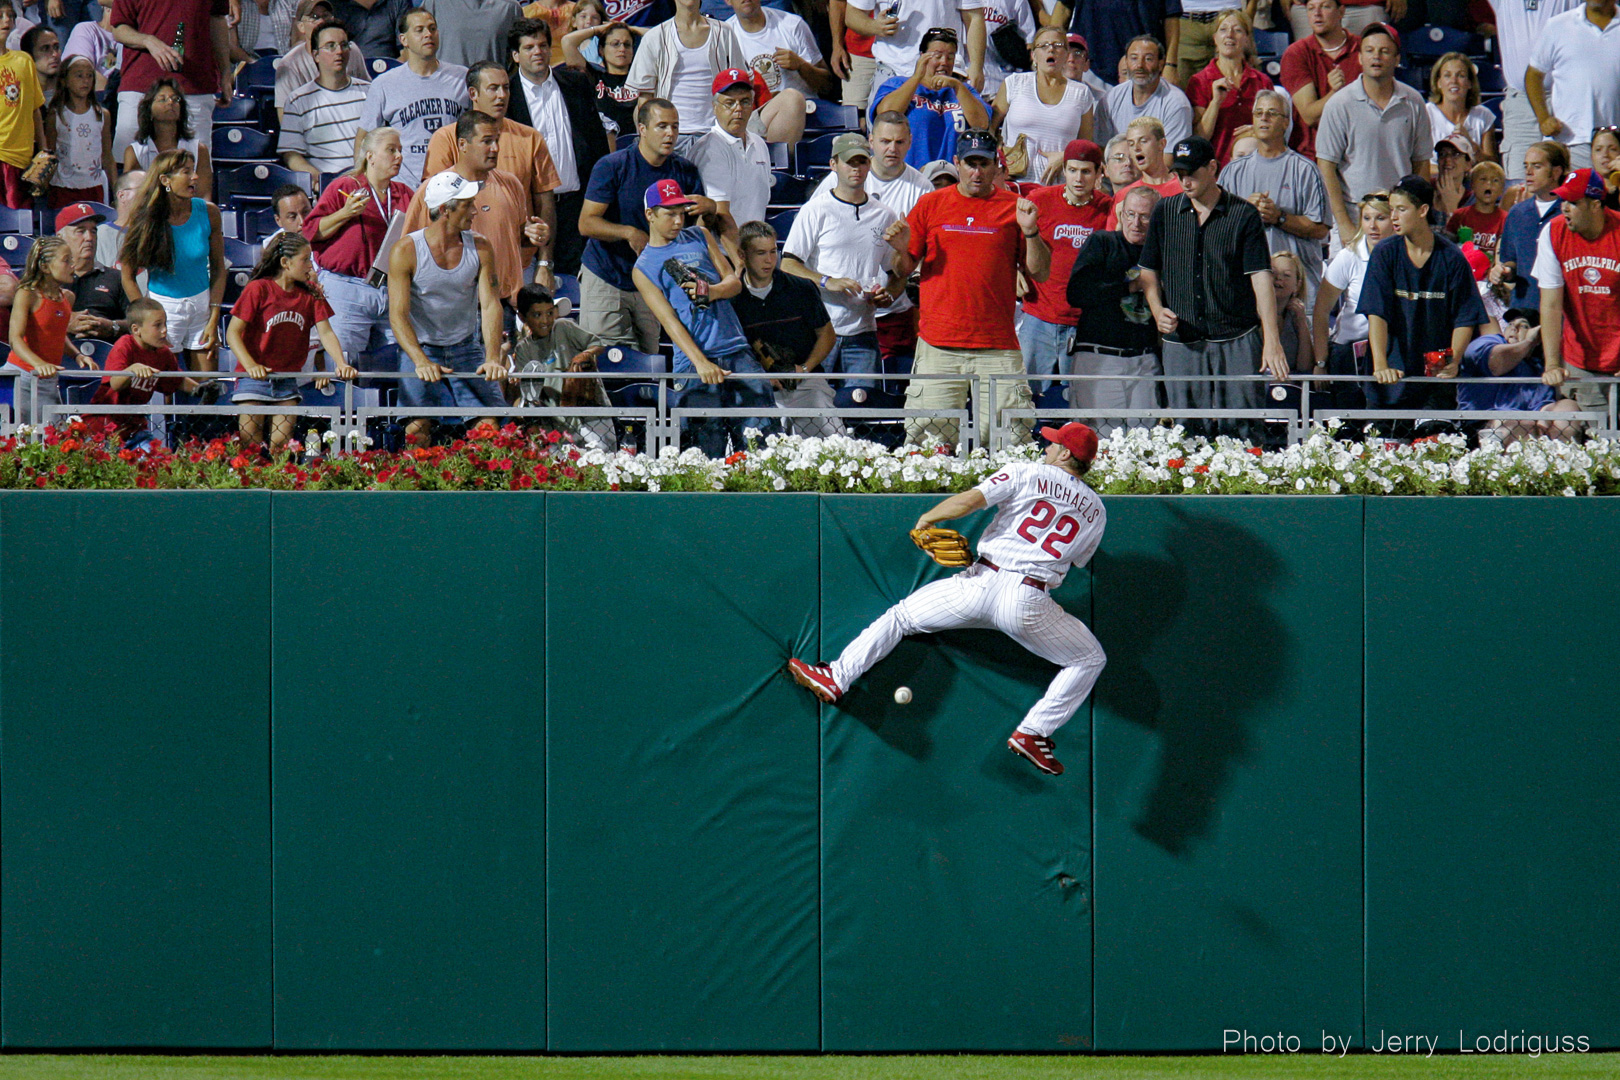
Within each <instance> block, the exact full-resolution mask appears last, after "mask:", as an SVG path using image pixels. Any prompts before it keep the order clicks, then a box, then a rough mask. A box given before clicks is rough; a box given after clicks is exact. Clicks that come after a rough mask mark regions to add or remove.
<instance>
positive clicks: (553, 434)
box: [546, 431, 562, 443]
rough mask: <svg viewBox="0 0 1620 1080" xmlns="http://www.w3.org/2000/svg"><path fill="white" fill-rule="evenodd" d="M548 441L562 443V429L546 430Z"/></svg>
mask: <svg viewBox="0 0 1620 1080" xmlns="http://www.w3.org/2000/svg"><path fill="white" fill-rule="evenodd" d="M546 442H548V443H560V442H562V432H560V431H548V432H546Z"/></svg>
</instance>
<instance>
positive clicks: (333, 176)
mask: <svg viewBox="0 0 1620 1080" xmlns="http://www.w3.org/2000/svg"><path fill="white" fill-rule="evenodd" d="M347 175H349V174H348V173H347V172H323V173H321V190H320V191H317V192H316V193H315V197H316V198H317V199H318V198H320V197H321V192H324V191H325V190H326V189H327V188H329V187H331V186H332V181H334V180H339V179H341V178H343V177H345V176H347Z"/></svg>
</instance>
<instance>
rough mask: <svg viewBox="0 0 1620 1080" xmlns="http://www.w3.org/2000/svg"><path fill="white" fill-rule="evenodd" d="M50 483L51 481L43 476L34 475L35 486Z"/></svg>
mask: <svg viewBox="0 0 1620 1080" xmlns="http://www.w3.org/2000/svg"><path fill="white" fill-rule="evenodd" d="M48 483H50V481H49V480H47V479H45V478H44V477H43V476H36V477H34V486H35V487H44V486H45V485H46V484H48Z"/></svg>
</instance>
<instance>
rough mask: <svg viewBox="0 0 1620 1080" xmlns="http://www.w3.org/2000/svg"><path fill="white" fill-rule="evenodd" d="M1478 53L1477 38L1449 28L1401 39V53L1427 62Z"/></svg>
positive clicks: (1425, 30) (1417, 32) (1429, 29)
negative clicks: (1447, 54) (1445, 56)
mask: <svg viewBox="0 0 1620 1080" xmlns="http://www.w3.org/2000/svg"><path fill="white" fill-rule="evenodd" d="M1257 36H1258V35H1257ZM1478 51H1479V39H1478V38H1476V37H1475V36H1474V35H1473V34H1470V33H1467V32H1465V31H1462V30H1455V29H1453V28H1452V27H1449V26H1420V27H1418V28H1417V29H1416V30H1413V31H1412V32H1411V33H1409V34H1405V35H1403V36H1402V38H1401V52H1403V53H1405V54H1406V55H1407V56H1412V57H1424V58H1427V59H1429V60H1436V59H1439V58H1440V57H1441V56H1443V55H1444V54H1446V53H1448V52H1460V53H1465V54H1472V53H1477V52H1478Z"/></svg>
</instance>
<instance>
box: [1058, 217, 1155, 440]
mask: <svg viewBox="0 0 1620 1080" xmlns="http://www.w3.org/2000/svg"><path fill="white" fill-rule="evenodd" d="M1158 202H1159V193H1158V192H1157V191H1155V190H1154V189H1153V188H1150V187H1135V188H1132V189H1131V190H1130V191H1127V192H1126V193H1125V196H1124V198H1123V199H1121V200H1120V203H1119V205H1118V206H1117V207H1116V208H1115V213H1116V214H1117V215H1118V217H1119V231H1118V232H1094V233H1092V234H1091V237H1090V238H1089V239H1088V240H1087V241H1086V243H1085V246H1084V247H1082V248H1081V249H1080V254H1079V255H1077V256H1076V257H1075V261H1074V270H1073V272H1072V273H1071V274H1070V275H1069V291H1068V301H1069V306H1070V307H1074V308H1078V309H1079V311H1080V319H1079V322H1078V323H1077V324H1076V325H1075V328H1074V345H1073V350H1074V366H1073V369H1072V370H1073V371H1074V373H1075V374H1076V375H1127V376H1151V375H1157V374H1159V370H1160V368H1159V332H1158V330H1157V329H1156V328H1155V327H1154V325H1153V312H1151V311H1149V310H1148V306H1147V298H1146V297H1145V296H1143V295H1142V283H1141V278H1140V276H1139V274H1138V272H1137V269H1136V263H1137V260H1138V259H1140V258H1141V256H1142V241H1144V240H1146V239H1147V230H1148V221H1149V220H1150V219H1151V218H1152V217H1153V208H1154V207H1155V206H1156V205H1158ZM1069 405H1070V407H1071V408H1075V409H1105V408H1116V409H1151V408H1154V407H1155V406H1157V405H1158V393H1157V386H1156V384H1154V383H1152V382H1148V381H1145V380H1144V381H1136V380H1132V381H1122V382H1072V383H1070V384H1069ZM1120 423H1124V424H1125V425H1126V426H1128V427H1141V426H1143V425H1145V424H1148V423H1151V421H1149V420H1146V419H1142V418H1132V419H1128V420H1123V421H1121V420H1117V419H1115V420H1110V419H1108V418H1104V417H1099V418H1098V419H1097V420H1096V421H1094V423H1093V426H1094V427H1096V428H1097V430H1098V431H1099V432H1103V431H1104V426H1105V425H1107V426H1117V425H1118V424H1120Z"/></svg>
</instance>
